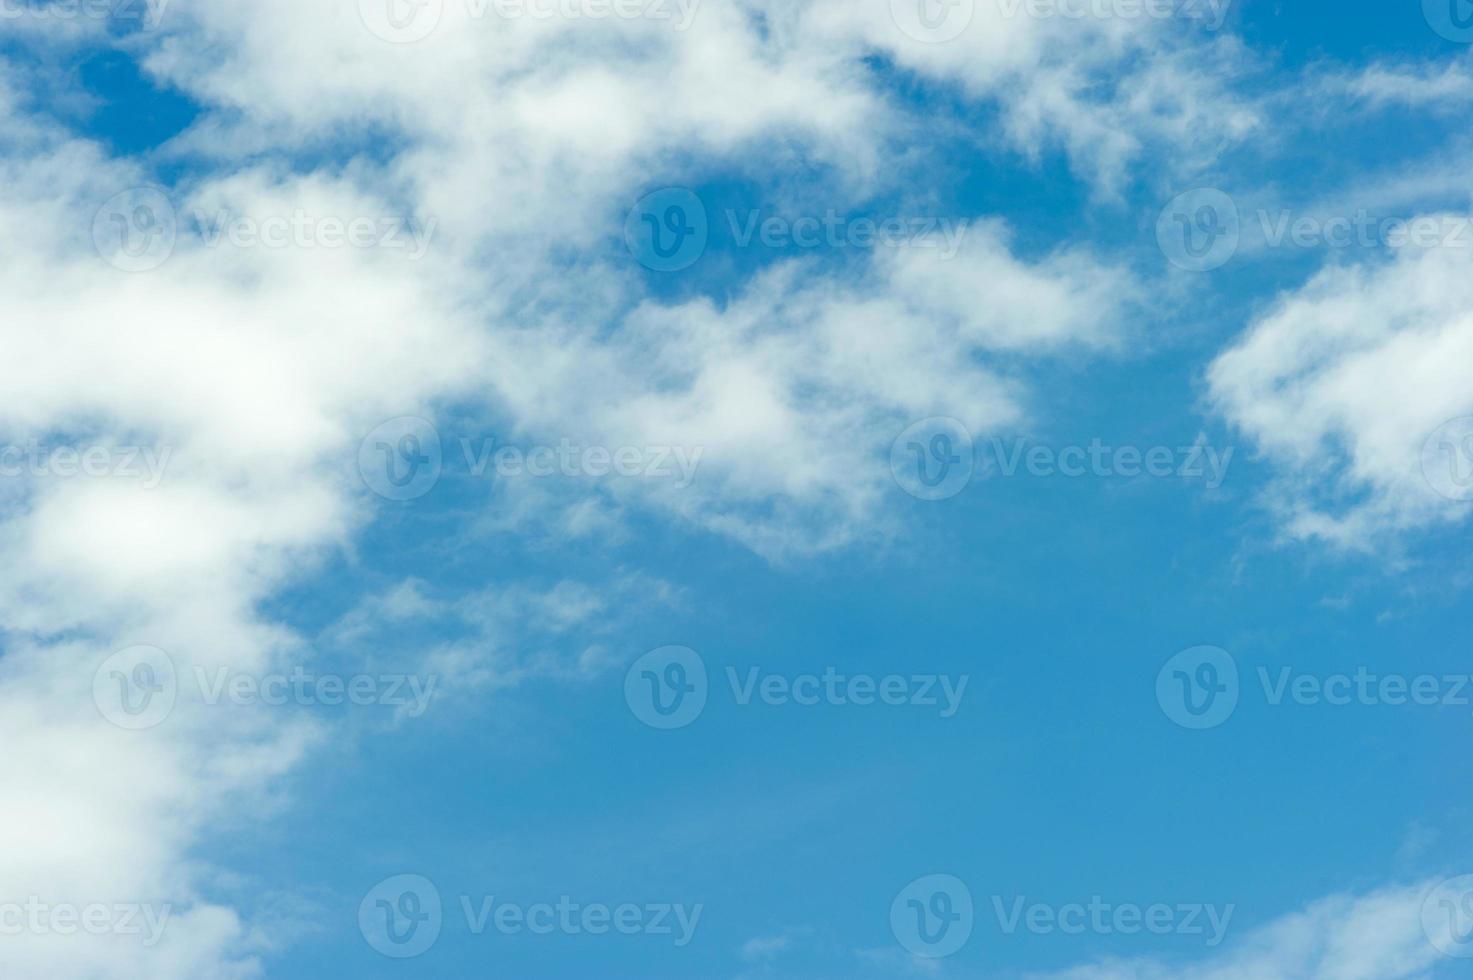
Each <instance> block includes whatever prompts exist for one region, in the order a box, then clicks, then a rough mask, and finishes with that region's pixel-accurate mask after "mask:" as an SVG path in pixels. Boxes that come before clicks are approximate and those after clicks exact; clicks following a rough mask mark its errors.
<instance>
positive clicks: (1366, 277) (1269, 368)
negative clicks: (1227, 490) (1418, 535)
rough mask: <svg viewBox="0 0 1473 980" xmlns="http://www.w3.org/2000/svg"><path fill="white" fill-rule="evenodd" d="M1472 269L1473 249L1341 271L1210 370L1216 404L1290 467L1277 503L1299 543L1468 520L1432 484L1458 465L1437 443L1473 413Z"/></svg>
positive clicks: (1406, 252)
mask: <svg viewBox="0 0 1473 980" xmlns="http://www.w3.org/2000/svg"><path fill="white" fill-rule="evenodd" d="M1470 272H1473V248H1467V247H1463V248H1457V247H1437V248H1420V249H1419V248H1413V247H1409V248H1404V249H1401V250H1399V251H1397V252H1396V253H1394V254H1393V255H1392V256H1391V257H1390V258H1389V259H1386V260H1376V261H1373V262H1370V263H1366V264H1357V265H1334V266H1331V267H1329V268H1326V269H1325V270H1324V271H1322V272H1321V273H1319V274H1318V275H1317V276H1316V277H1315V278H1314V279H1313V280H1311V281H1310V282H1309V283H1307V284H1306V285H1305V286H1304V287H1303V288H1301V289H1299V290H1297V291H1295V292H1292V293H1290V294H1288V295H1286V296H1284V297H1283V298H1282V299H1281V300H1280V301H1279V302H1278V303H1277V304H1276V305H1275V307H1274V308H1273V309H1271V310H1269V311H1268V312H1267V313H1265V314H1264V315H1263V316H1262V317H1261V318H1259V319H1258V320H1257V321H1256V322H1254V323H1253V324H1252V325H1251V327H1250V328H1249V329H1248V331H1247V332H1246V333H1245V335H1244V336H1243V337H1241V338H1240V339H1239V340H1238V341H1237V342H1236V343H1235V344H1234V345H1233V347H1232V348H1230V349H1229V350H1227V351H1226V352H1224V353H1223V354H1222V355H1221V356H1220V357H1219V358H1218V359H1217V360H1216V361H1215V362H1214V363H1213V365H1212V367H1211V369H1210V371H1209V383H1210V389H1211V397H1212V399H1213V401H1214V403H1215V404H1216V406H1217V407H1218V409H1219V410H1220V411H1221V412H1222V413H1223V414H1224V415H1225V416H1226V417H1227V418H1228V419H1229V420H1230V421H1231V422H1233V423H1234V424H1235V425H1236V426H1238V427H1239V428H1240V429H1241V430H1242V431H1243V432H1244V433H1245V434H1246V435H1248V436H1249V437H1250V438H1252V439H1253V440H1254V442H1255V443H1256V444H1257V446H1258V448H1259V450H1260V452H1261V453H1262V454H1263V455H1264V456H1265V457H1267V458H1268V459H1269V460H1270V461H1272V462H1274V463H1275V464H1277V465H1278V466H1279V467H1280V468H1281V471H1282V473H1283V480H1282V483H1281V484H1280V485H1279V486H1278V487H1277V488H1276V489H1275V491H1274V493H1273V496H1272V499H1271V502H1272V503H1273V505H1274V506H1275V507H1276V508H1277V509H1278V510H1279V511H1281V513H1282V515H1283V518H1284V520H1285V521H1286V526H1287V528H1288V531H1289V533H1291V534H1292V535H1295V536H1298V537H1305V538H1320V539H1325V540H1328V541H1331V542H1334V543H1336V544H1339V545H1342V546H1347V547H1368V546H1371V545H1373V544H1374V543H1375V542H1376V540H1377V539H1378V538H1381V537H1383V536H1385V535H1386V534H1387V533H1388V532H1396V531H1403V530H1407V529H1413V528H1419V527H1427V526H1431V525H1435V524H1437V523H1441V522H1447V521H1453V520H1459V519H1462V518H1464V517H1466V516H1467V514H1468V510H1469V507H1468V504H1467V502H1466V501H1465V500H1461V499H1457V496H1456V495H1450V494H1449V493H1448V492H1447V491H1448V490H1450V489H1452V488H1450V487H1446V486H1444V487H1442V489H1441V490H1439V485H1440V478H1439V476H1438V474H1437V473H1436V472H1435V470H1434V472H1433V473H1432V476H1431V478H1430V479H1429V473H1428V469H1429V465H1431V464H1437V465H1442V464H1445V465H1448V466H1452V465H1456V463H1457V460H1455V459H1446V460H1444V459H1442V458H1441V457H1439V456H1438V453H1440V452H1441V450H1439V449H1438V447H1436V446H1432V447H1431V448H1430V449H1429V446H1428V440H1429V439H1432V438H1433V436H1434V433H1435V432H1436V431H1437V430H1438V428H1439V427H1440V426H1442V425H1443V424H1444V423H1446V422H1448V421H1449V420H1452V419H1456V418H1459V417H1462V416H1467V415H1473V390H1470V389H1469V387H1468V385H1467V383H1466V378H1465V374H1466V372H1465V370H1464V368H1465V366H1466V365H1467V364H1468V363H1470V358H1473V275H1470ZM1452 451H1453V452H1454V453H1462V452H1463V447H1461V446H1460V445H1455V446H1453V447H1452ZM1428 452H1431V453H1432V456H1431V457H1430V458H1428V457H1427V455H1426V454H1427V453H1428ZM1424 464H1428V465H1424Z"/></svg>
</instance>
